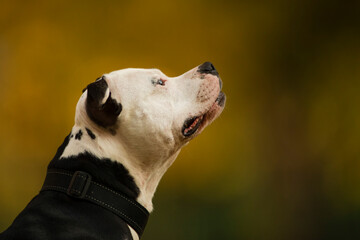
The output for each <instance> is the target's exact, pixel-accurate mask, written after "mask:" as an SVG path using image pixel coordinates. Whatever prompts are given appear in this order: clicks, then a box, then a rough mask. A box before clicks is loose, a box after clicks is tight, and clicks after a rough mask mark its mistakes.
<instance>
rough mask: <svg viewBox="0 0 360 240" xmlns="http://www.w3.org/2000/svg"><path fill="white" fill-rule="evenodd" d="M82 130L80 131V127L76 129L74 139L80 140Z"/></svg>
mask: <svg viewBox="0 0 360 240" xmlns="http://www.w3.org/2000/svg"><path fill="white" fill-rule="evenodd" d="M82 134H83V133H82V131H81V129H80V130H79V131H78V133H77V134H76V135H75V139H76V140H81V137H82Z"/></svg>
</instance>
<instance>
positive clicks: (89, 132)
mask: <svg viewBox="0 0 360 240" xmlns="http://www.w3.org/2000/svg"><path fill="white" fill-rule="evenodd" d="M85 129H86V132H87V134H88V135H89V136H90V137H91V139H95V138H96V136H95V134H94V133H93V132H92V131H91V130H90V129H88V128H85Z"/></svg>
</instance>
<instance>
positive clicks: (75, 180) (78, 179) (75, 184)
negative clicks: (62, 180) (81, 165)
mask: <svg viewBox="0 0 360 240" xmlns="http://www.w3.org/2000/svg"><path fill="white" fill-rule="evenodd" d="M90 183H91V175H90V174H88V173H87V172H83V171H76V172H75V173H74V175H73V176H72V179H71V181H70V184H69V187H68V189H67V191H66V193H67V194H68V195H69V196H72V197H75V198H84V197H85V195H86V193H87V191H88V189H89V186H90Z"/></svg>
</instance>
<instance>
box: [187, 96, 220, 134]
mask: <svg viewBox="0 0 360 240" xmlns="http://www.w3.org/2000/svg"><path fill="white" fill-rule="evenodd" d="M225 98H226V96H225V94H224V93H223V92H220V93H219V95H218V97H217V98H216V100H215V102H214V104H213V105H212V106H211V107H210V109H209V110H208V111H206V112H205V113H204V114H202V115H199V116H196V117H191V118H188V119H186V120H185V122H184V125H183V127H182V134H183V135H184V136H185V137H190V136H191V135H193V134H194V133H195V132H197V130H198V129H199V128H200V127H201V126H204V124H205V122H206V121H205V120H207V118H208V115H212V114H209V113H210V112H212V110H213V109H215V108H216V107H217V106H220V107H224V104H225ZM202 123H204V124H202Z"/></svg>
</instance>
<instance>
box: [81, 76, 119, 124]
mask: <svg viewBox="0 0 360 240" xmlns="http://www.w3.org/2000/svg"><path fill="white" fill-rule="evenodd" d="M107 89H108V85H107V83H106V81H105V80H104V77H102V78H100V79H99V80H97V81H96V82H94V83H91V84H89V85H88V86H87V99H86V113H87V114H88V116H89V118H90V119H91V120H92V121H93V122H95V123H96V124H98V125H99V126H101V127H104V128H107V127H111V126H114V125H115V123H116V121H117V118H118V116H119V114H120V113H121V110H122V105H121V104H120V103H118V102H117V101H116V100H115V99H113V98H112V97H111V92H110V93H109V97H108V98H107V99H106V101H105V103H104V104H102V102H103V100H104V97H105V94H106V91H107Z"/></svg>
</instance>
